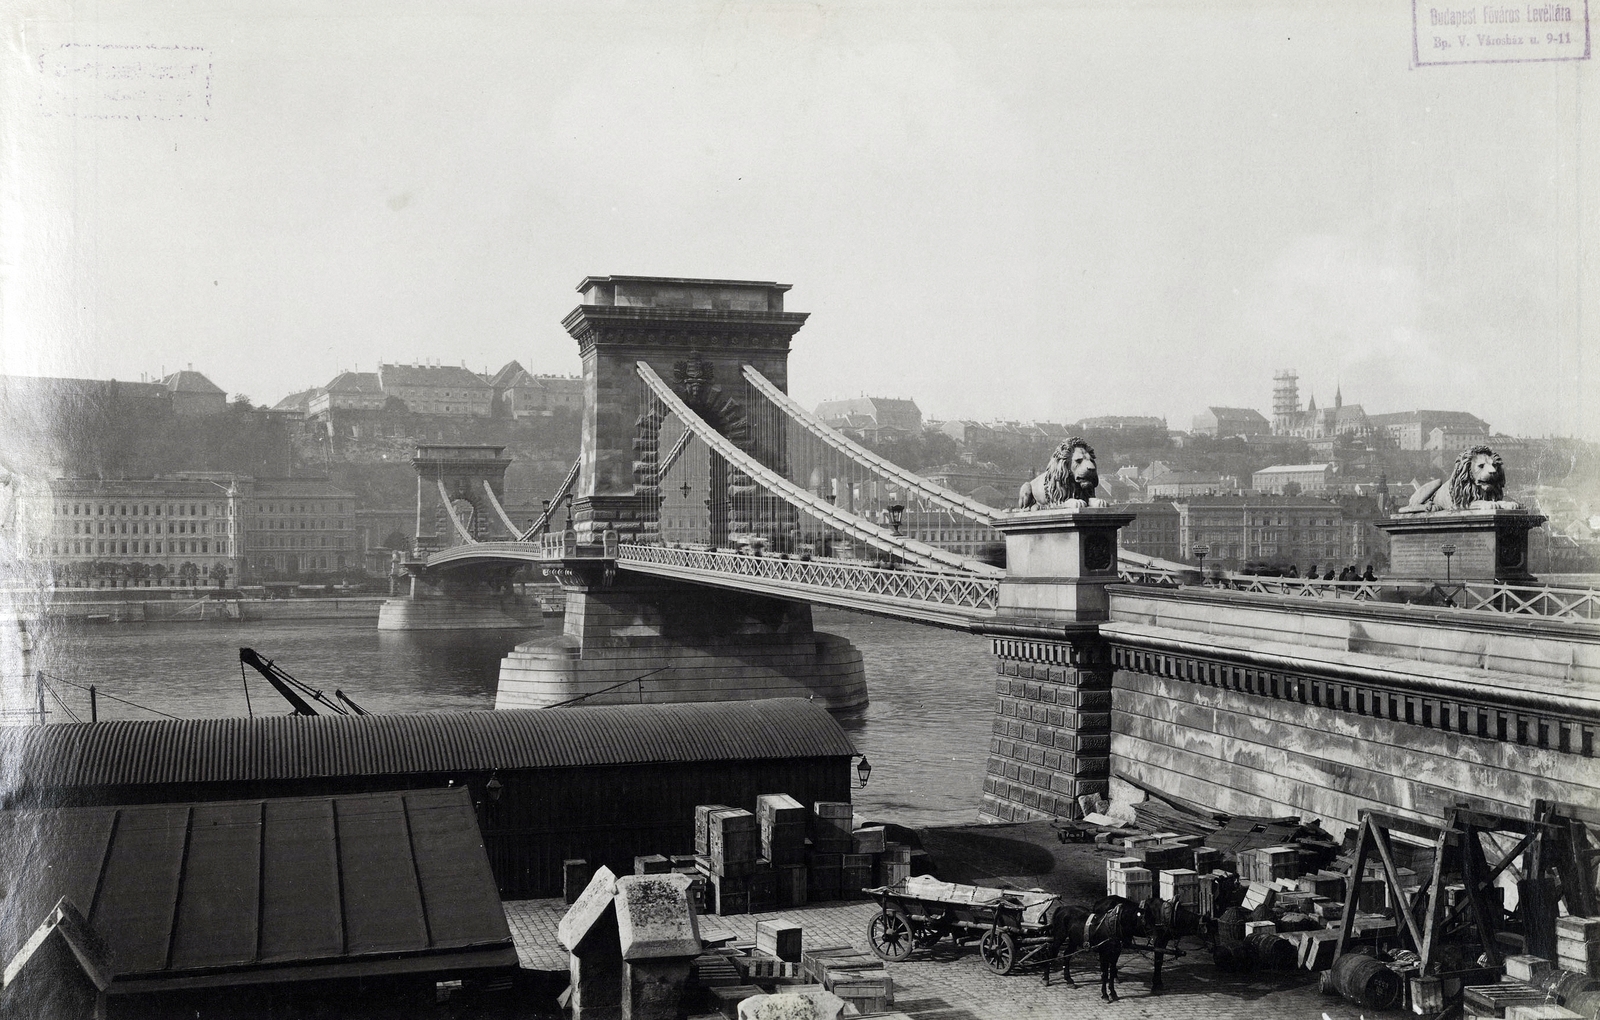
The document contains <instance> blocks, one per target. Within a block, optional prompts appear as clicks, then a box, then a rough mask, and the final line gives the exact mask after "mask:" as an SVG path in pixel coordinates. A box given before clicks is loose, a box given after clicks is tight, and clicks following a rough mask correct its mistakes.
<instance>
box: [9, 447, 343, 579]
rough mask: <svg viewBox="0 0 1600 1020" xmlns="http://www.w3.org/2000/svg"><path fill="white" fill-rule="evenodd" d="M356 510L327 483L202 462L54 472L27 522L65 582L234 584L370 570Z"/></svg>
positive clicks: (27, 532) (25, 529) (22, 528)
mask: <svg viewBox="0 0 1600 1020" xmlns="http://www.w3.org/2000/svg"><path fill="white" fill-rule="evenodd" d="M354 517H355V496H354V494H352V493H349V492H345V491H343V490H341V489H337V488H335V487H333V486H332V485H330V484H329V483H328V482H327V481H326V480H322V479H308V478H252V477H249V476H244V475H233V474H227V473H219V472H203V471H202V472H179V473H177V474H175V475H173V476H171V477H165V478H142V479H119V480H107V479H99V478H57V479H53V480H52V481H51V482H50V483H49V491H48V493H34V494H30V495H27V496H25V497H24V498H23V501H22V512H21V513H19V522H18V523H19V533H20V537H21V539H22V542H23V543H24V548H25V549H26V550H27V551H28V553H29V554H30V555H31V556H33V557H34V558H36V559H37V560H39V561H42V562H43V563H45V564H46V565H47V566H48V569H49V571H50V573H51V574H52V576H53V577H54V578H55V579H56V583H57V584H59V585H63V586H71V587H96V588H110V587H119V588H150V587H167V586H174V585H177V586H184V587H195V586H213V587H223V586H232V585H238V584H248V583H254V582H258V581H262V580H277V579H297V578H302V577H306V576H312V575H317V574H338V573H341V572H344V571H346V570H347V569H352V568H358V567H359V566H360V558H361V556H360V552H359V550H357V549H356V547H355V544H354V536H355V531H354Z"/></svg>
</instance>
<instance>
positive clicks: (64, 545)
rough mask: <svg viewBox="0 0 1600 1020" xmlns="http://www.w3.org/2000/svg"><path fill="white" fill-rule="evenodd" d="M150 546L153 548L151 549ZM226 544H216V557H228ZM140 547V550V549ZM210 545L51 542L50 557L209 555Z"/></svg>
mask: <svg viewBox="0 0 1600 1020" xmlns="http://www.w3.org/2000/svg"><path fill="white" fill-rule="evenodd" d="M152 546H153V547H154V548H153V549H152ZM227 546H228V543H226V542H218V543H217V555H219V556H226V555H228V549H227ZM141 547H142V548H141ZM210 552H211V543H210V542H209V541H203V540H198V539H196V540H192V541H190V540H179V541H177V542H161V541H159V540H158V541H155V542H121V541H118V542H111V541H99V540H96V541H93V542H51V543H50V554H51V555H52V556H136V555H140V554H141V553H145V554H152V555H156V556H163V555H166V556H173V555H182V554H184V553H210Z"/></svg>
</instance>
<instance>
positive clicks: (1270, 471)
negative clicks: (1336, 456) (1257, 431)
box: [1256, 464, 1333, 475]
mask: <svg viewBox="0 0 1600 1020" xmlns="http://www.w3.org/2000/svg"><path fill="white" fill-rule="evenodd" d="M1332 468H1333V465H1332V464H1274V465H1272V466H1271V467H1264V468H1262V469H1261V470H1260V471H1257V472H1256V474H1258V475H1292V474H1294V475H1297V474H1305V473H1306V472H1307V471H1328V470H1331V469H1332Z"/></svg>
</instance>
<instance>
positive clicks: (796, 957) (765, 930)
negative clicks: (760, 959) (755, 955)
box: [756, 918, 803, 963]
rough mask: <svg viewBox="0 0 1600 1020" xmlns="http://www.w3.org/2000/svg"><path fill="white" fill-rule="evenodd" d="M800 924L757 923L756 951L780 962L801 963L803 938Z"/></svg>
mask: <svg viewBox="0 0 1600 1020" xmlns="http://www.w3.org/2000/svg"><path fill="white" fill-rule="evenodd" d="M802 935H803V931H802V929H801V927H800V926H799V925H798V924H793V923H791V922H789V921H785V920H782V919H781V918H780V919H775V920H771V921H757V922H756V949H757V950H758V951H760V952H763V953H766V954H767V955H768V956H772V957H776V958H777V959H779V960H790V961H793V962H794V963H799V962H800V951H801V945H800V942H801V937H802Z"/></svg>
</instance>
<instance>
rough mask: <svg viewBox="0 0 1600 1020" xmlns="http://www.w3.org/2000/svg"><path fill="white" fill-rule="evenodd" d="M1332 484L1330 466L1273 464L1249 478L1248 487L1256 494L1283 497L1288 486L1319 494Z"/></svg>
mask: <svg viewBox="0 0 1600 1020" xmlns="http://www.w3.org/2000/svg"><path fill="white" fill-rule="evenodd" d="M1332 482H1333V465H1332V464H1274V465H1272V466H1271V467H1265V468H1262V469H1261V470H1260V471H1257V472H1256V473H1255V474H1253V475H1251V476H1250V487H1251V488H1252V489H1254V490H1255V491H1257V492H1269V493H1272V494H1273V495H1275V496H1281V495H1283V493H1284V491H1285V489H1286V488H1287V487H1288V486H1289V485H1296V486H1299V489H1300V491H1301V492H1321V491H1323V490H1324V489H1326V488H1328V486H1329V485H1330V484H1331V483H1332Z"/></svg>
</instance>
